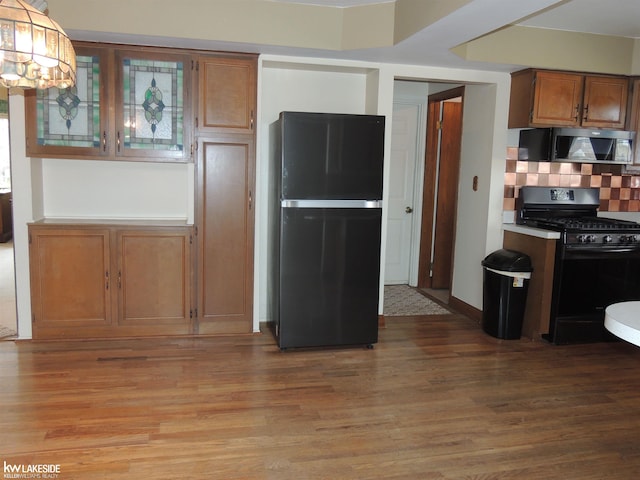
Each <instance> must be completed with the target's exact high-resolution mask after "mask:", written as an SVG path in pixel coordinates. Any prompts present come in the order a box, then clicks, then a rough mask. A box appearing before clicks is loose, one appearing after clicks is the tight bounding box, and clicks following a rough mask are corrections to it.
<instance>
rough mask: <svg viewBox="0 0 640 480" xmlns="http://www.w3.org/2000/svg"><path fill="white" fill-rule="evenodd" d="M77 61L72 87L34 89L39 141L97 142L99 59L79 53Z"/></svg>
mask: <svg viewBox="0 0 640 480" xmlns="http://www.w3.org/2000/svg"><path fill="white" fill-rule="evenodd" d="M76 62H77V71H76V84H75V85H74V86H73V87H69V88H65V89H58V88H49V89H47V90H38V92H37V103H36V115H37V143H38V145H50V146H60V147H88V148H96V147H99V146H100V60H99V57H97V56H82V55H78V56H77V57H76Z"/></svg>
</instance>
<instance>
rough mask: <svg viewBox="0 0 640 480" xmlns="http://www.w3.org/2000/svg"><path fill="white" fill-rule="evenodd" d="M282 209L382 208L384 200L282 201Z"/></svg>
mask: <svg viewBox="0 0 640 480" xmlns="http://www.w3.org/2000/svg"><path fill="white" fill-rule="evenodd" d="M280 206H281V207H282V208H382V200H282V201H281V202H280Z"/></svg>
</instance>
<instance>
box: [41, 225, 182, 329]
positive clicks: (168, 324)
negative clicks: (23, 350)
mask: <svg viewBox="0 0 640 480" xmlns="http://www.w3.org/2000/svg"><path fill="white" fill-rule="evenodd" d="M192 238H193V237H192V228H191V227H189V226H175V225H157V224H154V225H130V224H127V223H126V222H123V223H119V224H108V225H106V224H83V223H60V222H56V221H49V220H45V221H41V222H36V223H33V224H30V225H29V256H30V268H31V304H32V315H33V318H32V321H33V338H34V339H52V338H113V337H134V336H135V337H138V336H154V335H187V334H191V333H193V330H194V326H193V321H192V317H193V314H192V305H193V303H194V302H193V298H192V274H191V271H192V269H191V264H192V252H191V250H192V249H191V244H192Z"/></svg>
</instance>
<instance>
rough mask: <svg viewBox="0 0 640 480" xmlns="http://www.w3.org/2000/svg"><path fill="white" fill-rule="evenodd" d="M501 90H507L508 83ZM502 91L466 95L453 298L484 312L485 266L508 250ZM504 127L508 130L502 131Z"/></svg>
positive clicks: (478, 89) (493, 88)
mask: <svg viewBox="0 0 640 480" xmlns="http://www.w3.org/2000/svg"><path fill="white" fill-rule="evenodd" d="M500 87H501V88H502V89H503V90H504V89H505V86H504V85H501V86H500ZM498 93H499V88H498V86H497V85H495V84H489V85H468V86H467V87H466V88H465V96H464V113H463V124H462V148H461V152H460V181H459V185H458V217H457V223H456V238H455V262H454V266H453V284H452V287H451V294H452V295H453V296H454V297H456V298H458V299H460V300H463V301H464V302H465V303H467V304H469V305H472V306H474V307H476V308H479V309H481V308H482V266H481V264H480V262H481V260H482V259H483V258H484V257H485V256H486V254H487V253H488V252H490V251H492V250H495V249H497V248H500V247H501V246H502V234H501V228H502V227H501V225H502V198H503V189H504V169H505V163H506V123H505V119H506V116H504V115H497V113H496V104H498V105H500V104H501V103H502V104H504V101H501V99H500V98H499V97H498ZM506 93H507V95H508V92H506ZM503 97H504V92H503ZM507 98H508V97H507ZM505 109H506V107H505ZM505 111H506V110H505ZM503 123H504V125H503V126H502V132H500V131H496V128H497V127H499V126H500V125H501V124H503ZM474 177H477V179H478V187H477V190H474V189H473V181H474ZM498 184H499V185H498ZM497 194H499V198H496V195H497Z"/></svg>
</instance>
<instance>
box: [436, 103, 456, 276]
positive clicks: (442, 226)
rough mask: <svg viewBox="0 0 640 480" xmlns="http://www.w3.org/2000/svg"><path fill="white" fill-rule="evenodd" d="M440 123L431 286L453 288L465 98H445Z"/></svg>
mask: <svg viewBox="0 0 640 480" xmlns="http://www.w3.org/2000/svg"><path fill="white" fill-rule="evenodd" d="M441 106H442V120H441V126H440V133H441V135H440V162H439V169H438V180H437V182H438V195H437V205H436V218H435V235H434V240H433V256H432V258H431V288H449V287H450V286H451V269H452V262H453V245H454V241H453V240H454V233H455V219H456V203H457V202H456V199H457V197H458V172H459V170H460V135H461V134H462V102H461V101H444V102H442V103H441Z"/></svg>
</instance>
